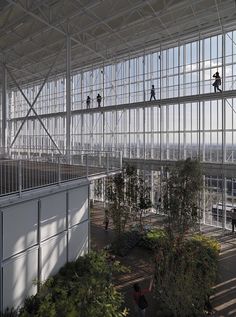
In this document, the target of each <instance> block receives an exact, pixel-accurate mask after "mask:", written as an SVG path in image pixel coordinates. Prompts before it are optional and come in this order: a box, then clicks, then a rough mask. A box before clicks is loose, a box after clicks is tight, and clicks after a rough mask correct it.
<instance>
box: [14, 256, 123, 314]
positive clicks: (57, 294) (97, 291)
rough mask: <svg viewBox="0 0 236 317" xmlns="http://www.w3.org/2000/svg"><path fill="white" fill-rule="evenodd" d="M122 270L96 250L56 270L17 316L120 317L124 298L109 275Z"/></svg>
mask: <svg viewBox="0 0 236 317" xmlns="http://www.w3.org/2000/svg"><path fill="white" fill-rule="evenodd" d="M121 270H123V268H122V267H121V266H120V264H119V262H118V261H114V263H111V262H109V261H108V258H107V255H106V254H105V253H95V252H91V253H90V254H88V255H86V256H84V257H80V258H78V260H77V261H75V262H72V263H68V264H66V265H65V266H64V267H63V268H61V269H60V271H59V273H58V274H57V275H55V276H54V277H51V278H49V279H48V280H47V281H46V282H45V283H43V284H42V285H41V286H40V291H39V292H38V293H37V294H36V295H35V296H32V297H30V298H27V299H26V300H25V303H24V306H23V307H22V308H21V309H20V312H19V316H20V317H29V316H37V317H64V316H66V317H95V316H96V317H110V316H112V317H122V316H125V310H124V309H122V305H123V298H122V297H121V294H120V293H118V292H117V291H116V289H115V288H114V287H113V285H112V283H111V274H112V273H115V272H119V271H121Z"/></svg>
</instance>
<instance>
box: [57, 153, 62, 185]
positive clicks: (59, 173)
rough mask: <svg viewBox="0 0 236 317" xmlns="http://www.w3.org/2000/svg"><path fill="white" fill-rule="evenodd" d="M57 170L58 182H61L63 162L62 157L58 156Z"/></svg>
mask: <svg viewBox="0 0 236 317" xmlns="http://www.w3.org/2000/svg"><path fill="white" fill-rule="evenodd" d="M57 172H58V176H57V177H58V184H60V183H61V162H60V157H58V162H57Z"/></svg>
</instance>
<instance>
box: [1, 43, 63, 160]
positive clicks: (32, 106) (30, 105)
mask: <svg viewBox="0 0 236 317" xmlns="http://www.w3.org/2000/svg"><path fill="white" fill-rule="evenodd" d="M63 48H64V45H63ZM63 48H62V49H61V50H60V52H59V53H58V55H57V56H56V58H55V60H54V62H53V64H52V65H51V67H50V69H49V71H48V73H47V75H46V77H45V79H44V81H43V84H42V85H41V87H40V89H39V91H38V93H37V95H36V97H35V99H34V101H33V103H32V104H31V103H30V101H29V100H28V98H27V97H26V95H25V94H24V92H23V91H22V89H21V88H20V86H19V85H18V83H17V81H16V80H15V78H14V77H13V75H12V73H11V71H10V70H9V68H8V67H7V66H6V65H5V67H6V69H7V71H8V73H9V75H10V77H11V79H12V80H13V81H14V83H15V85H16V86H17V88H18V89H19V90H20V92H21V94H22V96H23V97H24V99H25V100H26V102H27V103H28V105H29V107H30V109H29V110H28V112H27V114H26V116H25V117H24V120H23V121H22V123H21V126H20V128H19V130H18V131H17V133H16V135H15V137H14V139H13V141H12V143H11V145H10V148H11V147H12V146H13V144H14V143H15V141H16V139H17V137H18V135H19V133H20V131H21V129H22V127H23V125H24V123H25V122H26V120H27V118H28V116H29V114H30V112H31V110H32V111H33V112H34V114H35V116H36V117H37V118H38V120H39V122H40V123H41V125H42V127H43V128H44V130H45V132H46V133H47V135H48V136H49V138H50V140H51V141H52V143H53V144H54V146H55V147H56V149H57V150H58V152H59V153H60V154H62V153H61V151H60V149H59V147H58V146H57V144H56V142H55V141H54V140H53V138H52V136H51V135H50V133H49V132H48V130H47V128H46V126H45V125H44V123H43V121H42V119H41V118H40V116H39V115H38V114H37V112H36V110H35V109H34V105H35V103H36V101H37V99H38V97H39V95H40V93H41V91H42V89H43V87H44V86H45V84H46V82H47V80H48V77H49V76H50V73H51V71H52V69H53V67H54V65H55V63H56V61H57V59H58V57H59V55H60V53H61V51H62V50H63Z"/></svg>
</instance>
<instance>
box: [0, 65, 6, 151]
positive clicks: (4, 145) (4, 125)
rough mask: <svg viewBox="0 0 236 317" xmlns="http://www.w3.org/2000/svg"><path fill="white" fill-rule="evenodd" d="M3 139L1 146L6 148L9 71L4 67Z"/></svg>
mask: <svg viewBox="0 0 236 317" xmlns="http://www.w3.org/2000/svg"><path fill="white" fill-rule="evenodd" d="M2 68H3V69H2V137H1V146H2V147H3V148H4V152H5V148H6V128H7V70H6V68H5V66H4V64H3V67H2Z"/></svg>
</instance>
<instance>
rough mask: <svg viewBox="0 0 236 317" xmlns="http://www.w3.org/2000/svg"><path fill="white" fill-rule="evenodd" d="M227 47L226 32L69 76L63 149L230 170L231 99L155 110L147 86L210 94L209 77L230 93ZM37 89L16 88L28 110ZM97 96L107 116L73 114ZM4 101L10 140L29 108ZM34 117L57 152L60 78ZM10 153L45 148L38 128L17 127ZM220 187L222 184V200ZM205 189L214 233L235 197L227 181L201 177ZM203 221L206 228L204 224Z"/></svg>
mask: <svg viewBox="0 0 236 317" xmlns="http://www.w3.org/2000/svg"><path fill="white" fill-rule="evenodd" d="M235 43H236V31H233V32H228V33H226V34H224V35H217V36H213V37H210V38H206V39H201V40H199V41H195V42H191V43H187V44H186V43H185V44H183V43H178V45H176V46H175V47H171V48H168V49H162V48H161V47H158V48H157V49H156V50H153V51H151V52H146V51H144V52H143V53H142V54H140V55H139V56H136V57H127V58H126V59H123V60H117V61H114V63H112V64H104V65H100V66H99V67H96V65H94V66H92V67H91V68H90V69H83V70H78V71H73V74H72V76H71V107H72V118H71V148H72V149H89V150H90V149H91V150H92V149H95V150H121V151H123V155H124V156H125V157H130V158H136V157H138V158H143V159H145V158H146V159H148V158H153V159H163V160H164V159H167V160H177V159H184V158H187V157H192V158H195V157H200V158H201V160H202V161H207V162H220V163H222V162H227V163H235V161H236V147H235V140H236V126H235V125H236V123H235V122H236V120H235V118H236V98H228V99H219V100H210V101H202V100H201V101H200V100H199V101H198V102H192V103H190V102H185V103H178V100H177V99H176V102H175V103H172V104H168V105H167V106H163V107H161V108H159V106H158V105H156V104H155V103H153V104H152V103H151V102H149V99H150V90H151V86H152V85H154V87H155V97H156V99H166V98H175V97H179V96H190V95H199V94H200V95H201V94H204V93H209V92H212V93H213V92H214V88H213V86H212V83H213V78H212V75H213V74H214V73H215V72H216V71H218V72H219V73H220V75H221V76H222V88H223V90H235V89H236V44H235ZM39 89H40V84H39V83H36V84H32V83H31V84H30V83H29V85H27V86H25V87H23V91H24V93H25V95H26V96H27V98H28V99H29V101H30V102H33V100H34V98H35V97H36V95H37V93H38V91H39ZM97 94H100V95H101V96H102V102H101V107H107V106H114V110H109V111H105V112H103V111H99V110H98V111H96V112H81V111H80V110H81V109H86V108H87V107H88V105H87V104H86V99H87V96H89V97H90V98H91V102H90V105H89V107H90V108H97V106H98V104H97V99H96V98H97ZM8 101H9V109H10V113H9V121H8V124H9V130H10V138H11V139H12V138H13V137H14V135H15V133H16V132H17V131H18V129H19V127H20V125H21V122H22V120H23V119H22V118H23V117H24V116H25V115H26V114H27V112H28V109H29V106H28V104H27V102H26V101H25V100H24V98H23V97H22V95H21V94H20V92H19V91H17V90H12V91H11V92H10V93H9V97H8ZM142 101H146V102H147V103H146V105H145V108H142V107H141V108H140V107H137V108H132V109H126V108H125V107H124V109H123V110H117V109H116V107H115V106H116V105H119V104H129V103H135V102H142ZM35 110H36V111H37V113H38V114H39V115H41V116H42V120H43V122H44V124H45V126H46V128H47V129H48V131H49V133H50V134H51V135H52V137H53V138H54V140H55V142H56V143H57V144H58V146H59V147H60V148H61V149H62V150H63V149H64V148H65V136H66V119H65V110H66V78H65V75H64V74H63V75H61V76H59V77H55V78H51V79H50V80H49V81H48V83H46V85H45V86H44V88H43V89H42V92H41V94H40V95H39V98H38V100H37V102H36V104H35ZM73 111H75V112H74V113H73ZM47 114H51V115H50V116H47ZM17 118H19V120H16V119H17ZM11 119H13V120H11ZM15 146H18V147H27V148H35V147H36V148H39V149H40V148H53V145H52V143H51V141H50V140H49V138H48V136H47V134H46V132H45V131H44V130H43V129H42V126H41V124H40V123H39V122H38V120H37V119H33V118H31V119H29V120H27V123H26V124H25V125H24V126H23V128H22V130H21V132H20V134H19V136H18V138H17V139H16V143H15ZM222 182H224V184H225V183H227V184H229V185H227V186H226V187H227V195H226V194H224V195H225V196H224V198H222V188H223V185H222ZM230 186H231V194H229V191H230V190H229V189H228V187H229V188H230ZM226 187H224V188H226ZM206 188H208V189H209V190H208V191H207V195H206V197H208V198H209V199H208V198H207V199H208V200H207V199H206V202H205V206H206V208H208V210H210V212H211V213H213V209H214V208H216V210H217V216H216V219H215V218H214V219H213V217H210V219H211V220H210V221H212V223H210V224H214V225H221V224H222V223H223V221H220V220H219V219H220V217H221V216H220V209H221V210H222V209H223V207H220V204H222V201H223V200H224V205H225V206H227V204H229V205H230V204H231V206H232V204H233V200H234V197H236V193H235V189H234V188H235V180H234V179H227V180H222V178H220V177H219V178H218V179H213V178H210V177H206ZM223 192H224V193H225V192H226V190H224V191H223ZM153 196H154V197H155V194H153ZM215 197H217V199H215ZM230 197H231V198H230ZM213 198H214V199H213ZM214 205H216V206H214ZM207 206H208V207H207ZM209 206H210V207H209ZM225 206H224V208H226V207H225ZM214 212H215V211H214ZM205 216H206V218H205V220H206V222H209V221H208V220H207V215H206V214H205ZM226 224H227V221H226Z"/></svg>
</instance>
